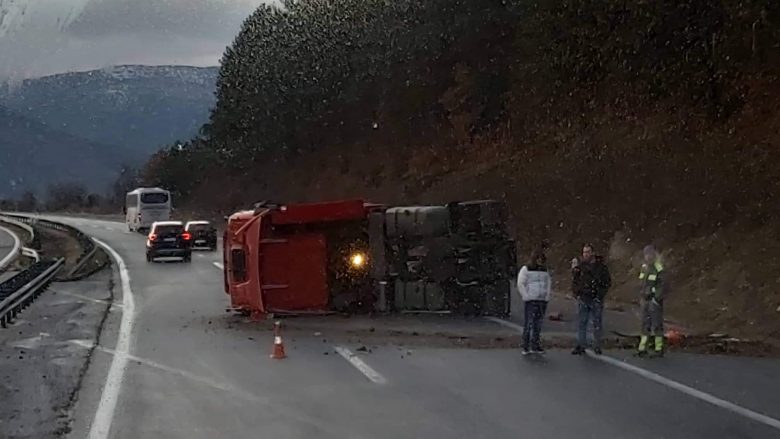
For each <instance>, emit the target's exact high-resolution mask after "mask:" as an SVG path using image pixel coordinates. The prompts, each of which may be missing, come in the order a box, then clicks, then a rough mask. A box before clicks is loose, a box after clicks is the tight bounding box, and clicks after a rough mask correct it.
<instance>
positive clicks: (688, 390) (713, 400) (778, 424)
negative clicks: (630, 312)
mask: <svg viewBox="0 0 780 439" xmlns="http://www.w3.org/2000/svg"><path fill="white" fill-rule="evenodd" d="M586 353H587V355H588V356H589V357H591V358H594V359H596V360H599V361H602V362H604V363H607V364H610V365H612V366H616V367H619V368H621V369H623V370H626V371H629V372H632V373H635V374H637V375H639V376H641V377H642V378H646V379H648V380H650V381H654V382H656V383H658V384H661V385H663V386H666V387H669V388H670V389H674V390H677V391H678V392H682V393H685V394H686V395H688V396H692V397H694V398H696V399H699V400H702V401H704V402H707V403H710V404H712V405H714V406H717V407H720V408H722V409H726V410H728V411H730V412H733V413H736V414H738V415H741V416H744V417H746V418H748V419H752V420H753V421H756V422H760V423H762V424H764V425H767V426H769V427H772V428H775V429H778V430H780V420H777V419H775V418H770V417H769V416H767V415H764V414H761V413H758V412H754V411H753V410H750V409H747V408H745V407H741V406H738V405H736V404H734V403H732V402H729V401H726V400H724V399H720V398H718V397H717V396H713V395H710V394H709V393H705V392H702V391H701V390H697V389H694V388H693V387H688V386H686V385H685V384H682V383H679V382H677V381H674V380H670V379H669V378H666V377H663V376H661V375H658V374H657V373H655V372H650V371H649V370H646V369H642V368H641V367H639V366H634V365H633V364H629V363H626V362H624V361H620V360H618V359H615V358H612V357H608V356H606V355H595V354H593V353H591V352H586Z"/></svg>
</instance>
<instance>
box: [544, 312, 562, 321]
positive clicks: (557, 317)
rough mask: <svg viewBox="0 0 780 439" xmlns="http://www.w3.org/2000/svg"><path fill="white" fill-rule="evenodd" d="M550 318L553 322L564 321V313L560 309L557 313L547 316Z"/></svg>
mask: <svg viewBox="0 0 780 439" xmlns="http://www.w3.org/2000/svg"><path fill="white" fill-rule="evenodd" d="M547 318H549V319H550V320H552V321H553V322H562V321H563V313H562V312H560V311H558V312H556V313H550V315H549V316H547Z"/></svg>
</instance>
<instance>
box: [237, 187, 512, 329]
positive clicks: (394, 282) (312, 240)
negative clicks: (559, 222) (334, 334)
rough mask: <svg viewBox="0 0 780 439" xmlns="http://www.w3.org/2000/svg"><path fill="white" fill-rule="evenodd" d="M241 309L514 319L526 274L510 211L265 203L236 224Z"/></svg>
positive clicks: (487, 205)
mask: <svg viewBox="0 0 780 439" xmlns="http://www.w3.org/2000/svg"><path fill="white" fill-rule="evenodd" d="M223 259H224V264H223V265H224V289H225V293H227V294H228V295H229V296H230V307H231V309H233V310H235V311H238V312H241V313H243V314H246V315H251V316H252V317H253V318H258V319H259V318H262V317H263V316H264V315H266V314H326V313H332V312H348V313H371V312H400V311H417V312H453V313H459V314H464V315H495V316H506V315H508V314H509V309H510V306H509V305H510V290H511V289H510V284H511V282H512V279H513V278H514V275H515V273H516V270H517V267H516V250H515V243H514V241H512V240H511V239H510V238H509V234H508V232H507V209H506V206H505V205H504V204H503V203H501V202H498V201H494V200H479V201H467V202H453V203H449V204H446V205H436V206H386V205H381V204H375V203H369V202H366V201H364V200H343V201H331V202H322V203H290V204H284V203H272V202H260V203H257V204H256V205H255V206H254V209H252V210H244V211H239V212H236V213H234V214H233V215H231V216H230V217H229V218H228V223H227V227H226V230H225V233H224V235H223Z"/></svg>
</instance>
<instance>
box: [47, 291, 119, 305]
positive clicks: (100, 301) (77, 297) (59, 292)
mask: <svg viewBox="0 0 780 439" xmlns="http://www.w3.org/2000/svg"><path fill="white" fill-rule="evenodd" d="M55 293H57V294H62V295H63V296H70V297H75V298H76V299H81V300H86V301H87V302H94V303H101V304H103V305H106V304H111V306H112V307H118V308H122V304H121V303H114V302H112V301H110V300H105V299H93V298H91V297H87V296H82V295H81V294H77V293H68V292H65V291H55Z"/></svg>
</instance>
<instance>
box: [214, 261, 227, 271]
mask: <svg viewBox="0 0 780 439" xmlns="http://www.w3.org/2000/svg"><path fill="white" fill-rule="evenodd" d="M212 264H214V266H215V267H217V268H219V269H220V270H224V269H225V266H224V265H222V263H221V262H212Z"/></svg>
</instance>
